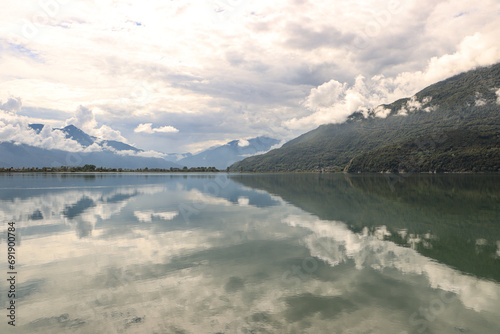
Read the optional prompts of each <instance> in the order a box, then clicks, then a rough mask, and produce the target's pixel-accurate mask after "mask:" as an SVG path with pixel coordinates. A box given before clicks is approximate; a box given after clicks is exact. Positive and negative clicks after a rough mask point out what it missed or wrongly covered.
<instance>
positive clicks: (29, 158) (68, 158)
mask: <svg viewBox="0 0 500 334" xmlns="http://www.w3.org/2000/svg"><path fill="white" fill-rule="evenodd" d="M29 127H30V128H32V129H33V130H35V132H36V133H40V131H41V130H42V129H43V127H44V125H43V124H30V125H29ZM53 131H62V132H63V133H65V135H66V138H68V139H73V140H75V141H77V142H78V143H79V144H80V145H82V146H83V147H88V146H90V145H92V144H97V145H99V146H101V147H102V151H95V152H68V151H62V150H56V149H50V150H49V149H44V148H40V147H34V146H29V145H25V144H20V145H18V144H14V143H12V142H2V143H0V167H7V168H8V167H14V168H22V167H39V168H40V167H60V166H84V165H87V164H88V165H95V166H97V167H100V166H102V167H106V168H124V169H137V168H145V167H148V168H164V169H169V168H170V167H174V168H180V167H181V166H180V165H178V164H176V163H173V162H171V161H167V160H165V159H163V158H152V157H144V156H139V155H134V153H140V152H143V150H141V149H138V148H136V147H134V146H131V145H129V144H126V143H122V142H119V141H115V140H99V139H98V138H96V137H92V136H89V135H88V134H87V133H85V132H84V131H82V130H81V129H79V128H77V127H76V126H74V125H68V126H66V127H64V128H61V129H54V130H53ZM120 151H121V152H120ZM125 151H131V152H132V153H133V154H124V153H125Z"/></svg>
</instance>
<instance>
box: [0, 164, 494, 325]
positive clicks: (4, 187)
mask: <svg viewBox="0 0 500 334" xmlns="http://www.w3.org/2000/svg"><path fill="white" fill-rule="evenodd" d="M499 203H500V176H499V175H411V176H395V175H352V176H351V175H339V174H226V173H219V174H176V173H172V174H154V173H151V174H129V173H120V174H41V173H40V174H11V175H9V174H3V175H0V217H1V222H2V225H1V232H0V248H1V250H0V254H1V260H0V268H1V276H0V277H1V278H2V279H1V282H2V283H1V284H0V290H1V291H0V304H1V305H2V309H3V311H2V312H1V319H2V321H1V323H0V332H1V333H51V334H54V333H214V334H215V333H226V334H231V333H396V334H409V333H481V334H485V333H496V334H498V333H499V332H500V205H499ZM9 222H13V223H14V224H12V225H11V226H13V227H15V243H16V247H15V268H14V270H15V275H14V276H15V284H14V288H15V298H10V297H8V296H9V290H10V289H11V288H12V286H11V285H10V283H12V282H9V281H7V280H8V279H9V278H10V274H8V272H11V269H9V267H8V263H7V250H8V228H9V225H8V223H9ZM11 300H15V307H16V308H15V325H16V326H15V328H14V327H12V326H11V325H9V324H8V321H10V320H9V317H8V315H9V312H10V311H9V310H8V309H7V308H8V307H9V305H10V304H9V303H10V301H11Z"/></svg>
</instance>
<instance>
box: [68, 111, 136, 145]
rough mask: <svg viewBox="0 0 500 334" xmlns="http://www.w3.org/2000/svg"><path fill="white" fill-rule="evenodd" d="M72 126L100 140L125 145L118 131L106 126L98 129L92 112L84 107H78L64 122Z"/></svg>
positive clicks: (124, 139)
mask: <svg viewBox="0 0 500 334" xmlns="http://www.w3.org/2000/svg"><path fill="white" fill-rule="evenodd" d="M70 124H72V125H74V126H76V127H77V128H79V129H80V130H83V131H84V132H85V133H87V134H89V135H91V136H95V137H97V138H100V139H106V140H117V141H121V142H124V143H127V139H126V138H125V137H123V136H122V135H121V133H120V131H117V130H114V129H112V128H111V127H109V126H107V125H101V126H100V127H98V123H97V121H96V119H95V115H94V112H93V111H92V110H91V109H89V108H87V107H84V106H78V108H77V109H76V111H75V114H74V116H73V117H71V118H69V119H67V120H66V125H70Z"/></svg>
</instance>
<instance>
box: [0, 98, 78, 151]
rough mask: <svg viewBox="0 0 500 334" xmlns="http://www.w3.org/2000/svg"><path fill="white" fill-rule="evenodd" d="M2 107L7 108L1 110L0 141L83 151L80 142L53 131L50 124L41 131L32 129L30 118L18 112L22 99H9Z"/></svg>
mask: <svg viewBox="0 0 500 334" xmlns="http://www.w3.org/2000/svg"><path fill="white" fill-rule="evenodd" d="M2 108H5V109H7V110H0V142H12V143H15V144H25V145H30V146H35V147H40V148H44V149H49V150H50V149H58V150H64V151H70V152H76V151H83V147H82V146H81V145H80V144H78V143H77V142H76V141H74V140H71V139H67V138H66V136H65V134H64V133H62V132H61V131H52V127H51V126H50V125H46V126H45V127H44V128H43V129H42V131H40V132H39V133H36V132H35V131H34V130H33V129H31V128H30V127H29V124H30V123H31V122H30V119H29V118H28V117H26V116H20V115H17V114H16V112H17V111H18V110H20V109H21V100H20V99H14V98H13V99H9V100H8V101H7V102H6V103H4V104H2Z"/></svg>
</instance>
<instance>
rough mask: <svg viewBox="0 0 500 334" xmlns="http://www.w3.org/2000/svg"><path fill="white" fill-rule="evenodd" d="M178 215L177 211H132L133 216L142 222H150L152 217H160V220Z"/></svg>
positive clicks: (170, 218)
mask: <svg viewBox="0 0 500 334" xmlns="http://www.w3.org/2000/svg"><path fill="white" fill-rule="evenodd" d="M178 215H179V212H178V211H167V212H155V211H151V210H149V211H148V210H146V211H134V216H135V217H136V218H137V219H138V220H139V221H140V222H143V223H151V222H152V221H153V218H160V219H161V220H172V219H174V218H175V217H177V216H178Z"/></svg>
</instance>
